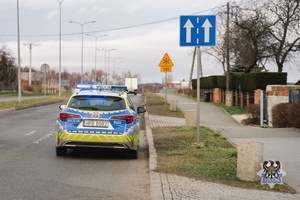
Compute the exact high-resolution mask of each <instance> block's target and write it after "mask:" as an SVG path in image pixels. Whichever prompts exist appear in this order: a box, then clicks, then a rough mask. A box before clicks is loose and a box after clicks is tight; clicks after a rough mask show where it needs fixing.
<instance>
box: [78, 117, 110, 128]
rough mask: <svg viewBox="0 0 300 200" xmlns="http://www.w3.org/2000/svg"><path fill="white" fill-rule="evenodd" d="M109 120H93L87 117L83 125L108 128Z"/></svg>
mask: <svg viewBox="0 0 300 200" xmlns="http://www.w3.org/2000/svg"><path fill="white" fill-rule="evenodd" d="M108 125H109V122H108V121H104V120H91V119H86V120H84V121H83V126H85V127H99V128H108Z"/></svg>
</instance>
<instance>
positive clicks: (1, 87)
mask: <svg viewBox="0 0 300 200" xmlns="http://www.w3.org/2000/svg"><path fill="white" fill-rule="evenodd" d="M2 90H8V91H13V90H18V84H17V83H3V82H0V91H2Z"/></svg>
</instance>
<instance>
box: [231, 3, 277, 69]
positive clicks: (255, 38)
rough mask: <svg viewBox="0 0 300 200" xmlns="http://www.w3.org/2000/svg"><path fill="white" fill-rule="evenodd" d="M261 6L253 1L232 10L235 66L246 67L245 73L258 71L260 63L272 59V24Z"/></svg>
mask: <svg viewBox="0 0 300 200" xmlns="http://www.w3.org/2000/svg"><path fill="white" fill-rule="evenodd" d="M261 6H262V5H261V4H260V3H259V2H258V1H251V2H247V3H245V4H241V5H235V6H234V7H233V9H232V16H233V20H232V21H233V29H232V31H231V34H232V37H231V39H232V45H233V49H234V54H235V59H236V60H235V64H237V65H240V66H244V72H245V73H250V72H251V71H252V70H253V69H257V68H258V67H259V63H261V62H263V61H264V60H265V59H268V58H270V57H271V53H270V45H269V41H270V36H271V35H270V34H269V27H270V24H269V23H268V21H267V19H268V18H267V16H266V14H265V13H264V12H263V11H262V9H261Z"/></svg>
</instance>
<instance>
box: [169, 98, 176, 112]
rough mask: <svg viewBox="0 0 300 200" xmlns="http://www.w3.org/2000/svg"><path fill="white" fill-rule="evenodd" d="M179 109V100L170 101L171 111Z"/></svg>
mask: <svg viewBox="0 0 300 200" xmlns="http://www.w3.org/2000/svg"><path fill="white" fill-rule="evenodd" d="M177 107H178V101H177V100H171V101H170V110H172V111H177Z"/></svg>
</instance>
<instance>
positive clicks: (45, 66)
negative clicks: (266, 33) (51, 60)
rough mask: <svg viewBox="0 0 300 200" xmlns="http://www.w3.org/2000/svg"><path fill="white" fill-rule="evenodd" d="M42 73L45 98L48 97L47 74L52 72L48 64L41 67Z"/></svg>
mask: <svg viewBox="0 0 300 200" xmlns="http://www.w3.org/2000/svg"><path fill="white" fill-rule="evenodd" d="M41 71H42V72H43V73H44V96H46V85H47V72H49V71H50V67H49V65H48V64H42V65H41Z"/></svg>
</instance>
